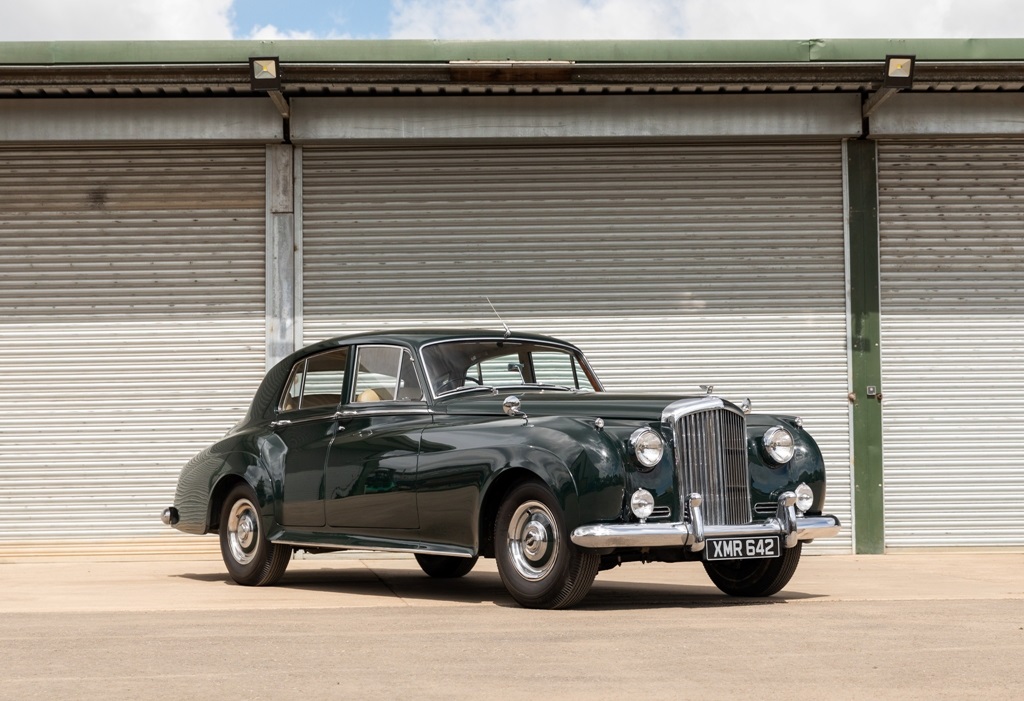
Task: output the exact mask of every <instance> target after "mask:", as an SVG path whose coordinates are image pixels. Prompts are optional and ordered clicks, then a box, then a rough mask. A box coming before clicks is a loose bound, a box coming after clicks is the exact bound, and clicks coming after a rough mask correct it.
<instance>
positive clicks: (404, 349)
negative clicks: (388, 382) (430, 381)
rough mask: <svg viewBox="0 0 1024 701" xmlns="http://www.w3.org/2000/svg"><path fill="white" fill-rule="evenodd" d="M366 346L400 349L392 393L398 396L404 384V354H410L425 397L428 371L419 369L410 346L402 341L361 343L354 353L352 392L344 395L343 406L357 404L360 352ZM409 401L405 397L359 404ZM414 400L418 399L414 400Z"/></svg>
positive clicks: (410, 360) (417, 379)
mask: <svg viewBox="0 0 1024 701" xmlns="http://www.w3.org/2000/svg"><path fill="white" fill-rule="evenodd" d="M364 348H395V349H397V350H398V351H400V352H399V354H398V367H396V368H395V386H394V387H392V388H391V389H392V394H393V395H394V396H396V397H397V396H398V390H399V389H400V388H401V384H402V361H403V360H404V356H405V355H408V356H409V362H410V363H411V364H412V369H413V372H414V373H415V374H416V381H417V382H418V383H419V385H420V392H421V394H423V396H424V397H426V392H424V391H423V375H425V374H426V373H425V372H423V373H421V372H420V371H419V368H418V367H417V365H418V363H417V362H416V355H415V354H414V353H413V351H412V349H411V348H409V347H408V346H405V345H402V344H400V343H360V344H358V345H356V346H355V354H354V356H353V360H352V373H353V376H352V383H351V392H349V395H350V396H348V397H342V402H341V405H342V406H349V405H357V403H356V401H355V397H356V396H358V395H357V394H356V387H357V385H358V382H359V354H360V353H362V351H363V349H364ZM407 401H408V400H404V399H381V400H380V401H377V402H359V404H368V405H377V404H395V403H404V402H407ZM414 401H418V400H414ZM422 401H426V400H425V399H424V400H422Z"/></svg>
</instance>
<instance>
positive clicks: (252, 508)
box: [220, 484, 292, 587]
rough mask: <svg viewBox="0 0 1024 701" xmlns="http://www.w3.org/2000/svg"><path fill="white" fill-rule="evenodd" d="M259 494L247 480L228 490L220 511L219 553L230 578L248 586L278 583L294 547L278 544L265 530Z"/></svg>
mask: <svg viewBox="0 0 1024 701" xmlns="http://www.w3.org/2000/svg"><path fill="white" fill-rule="evenodd" d="M256 504H257V501H256V494H255V492H253V490H252V487H250V486H249V485H248V484H238V485H236V486H235V487H233V488H232V489H231V491H230V492H229V493H228V498H227V499H225V500H224V508H223V510H222V511H221V514H220V554H221V557H223V558H224V564H225V565H226V566H227V568H228V574H230V575H231V579H233V580H235V581H236V582H238V583H239V584H244V585H246V586H253V587H259V586H267V585H271V584H275V583H277V581H278V580H279V579H281V576H282V575H283V574H284V571H285V569H286V568H287V567H288V561H289V559H290V558H291V554H292V549H291V548H290V547H288V546H286V545H276V544H274V543H271V542H270V541H268V540H267V538H266V535H265V534H264V533H263V519H262V516H261V514H260V511H259V509H258V508H257V506H256Z"/></svg>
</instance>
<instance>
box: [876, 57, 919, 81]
mask: <svg viewBox="0 0 1024 701" xmlns="http://www.w3.org/2000/svg"><path fill="white" fill-rule="evenodd" d="M914 59H915V57H914V56H891V55H890V56H886V57H885V75H884V76H883V77H882V87H883V88H897V89H901V88H909V87H911V86H912V85H913V84H914Z"/></svg>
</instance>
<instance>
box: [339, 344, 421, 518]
mask: <svg viewBox="0 0 1024 701" xmlns="http://www.w3.org/2000/svg"><path fill="white" fill-rule="evenodd" d="M353 372H354V374H355V377H354V380H353V382H352V387H351V390H350V396H351V401H349V402H347V403H345V404H344V405H343V406H342V407H341V410H340V412H339V425H338V429H337V431H336V433H335V436H334V439H333V442H332V443H331V446H330V449H329V451H328V457H327V476H326V480H327V483H326V494H325V507H326V512H327V525H328V526H331V527H335V528H342V529H374V530H376V531H380V532H384V531H389V530H408V529H415V528H417V527H418V526H419V520H418V517H417V512H416V493H415V480H416V468H417V461H418V457H419V448H420V434H421V433H422V432H423V429H424V428H425V427H426V426H428V425H430V421H431V415H430V412H429V411H428V409H427V405H426V402H424V401H423V392H422V390H421V384H420V381H419V378H418V376H417V373H416V368H415V363H414V362H413V358H412V354H411V353H410V352H409V351H408V350H407V349H405V348H402V347H399V346H390V345H365V346H360V347H359V348H358V349H357V350H356V356H355V362H354V364H353Z"/></svg>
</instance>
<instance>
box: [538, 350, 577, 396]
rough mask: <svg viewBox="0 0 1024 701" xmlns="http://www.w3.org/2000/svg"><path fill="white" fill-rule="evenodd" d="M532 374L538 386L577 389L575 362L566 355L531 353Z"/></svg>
mask: <svg viewBox="0 0 1024 701" xmlns="http://www.w3.org/2000/svg"><path fill="white" fill-rule="evenodd" d="M533 372H534V375H535V376H536V378H537V382H539V383H540V384H543V385H558V386H560V387H568V388H569V389H579V386H580V385H579V373H578V372H577V369H576V362H575V359H574V358H573V357H572V356H571V355H569V354H568V353H558V352H551V353H547V352H540V353H533ZM584 379H585V378H584Z"/></svg>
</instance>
